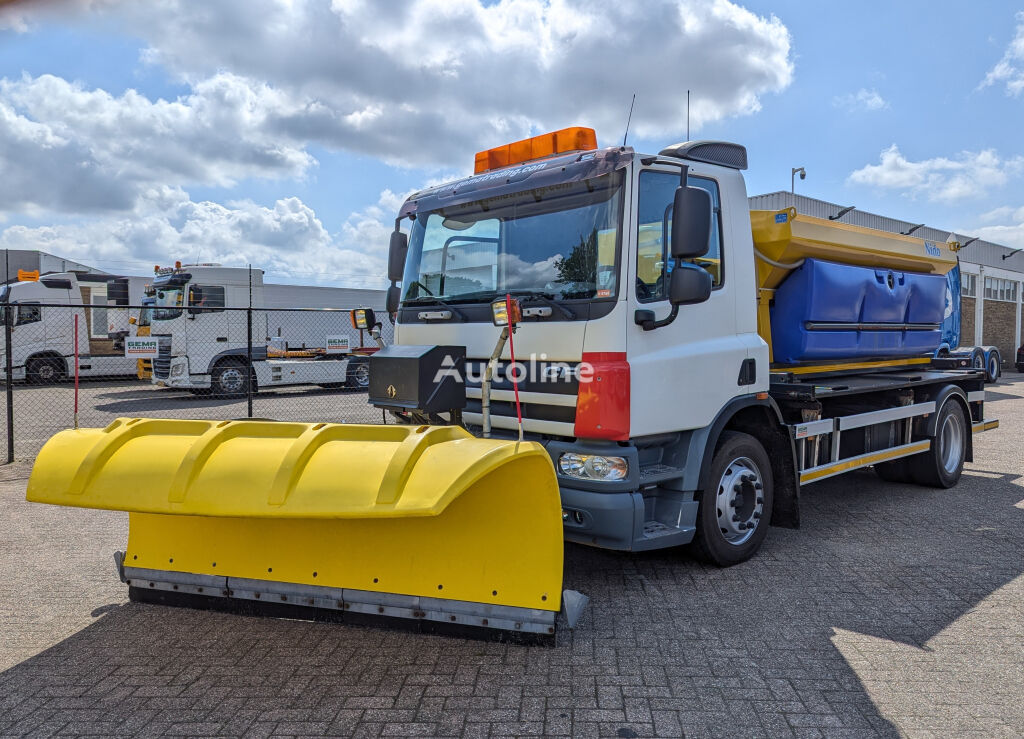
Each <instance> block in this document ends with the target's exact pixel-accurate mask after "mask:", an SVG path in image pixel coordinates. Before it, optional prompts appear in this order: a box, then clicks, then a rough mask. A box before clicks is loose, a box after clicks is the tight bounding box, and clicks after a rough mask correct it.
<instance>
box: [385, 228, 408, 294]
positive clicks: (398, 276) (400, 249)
mask: <svg viewBox="0 0 1024 739" xmlns="http://www.w3.org/2000/svg"><path fill="white" fill-rule="evenodd" d="M408 251H409V237H408V236H406V235H405V234H404V233H402V232H401V231H392V232H391V246H390V247H389V249H388V279H389V280H390V281H391V282H401V280H402V275H403V274H404V273H405V255H406V252H408Z"/></svg>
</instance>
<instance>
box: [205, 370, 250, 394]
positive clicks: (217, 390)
mask: <svg viewBox="0 0 1024 739" xmlns="http://www.w3.org/2000/svg"><path fill="white" fill-rule="evenodd" d="M247 375H248V373H247V372H246V371H245V365H243V364H241V363H239V362H225V363H223V364H219V365H217V366H216V367H215V368H214V370H213V375H212V376H211V377H210V389H211V390H212V391H213V394H214V395H215V396H217V397H219V398H238V397H241V396H243V395H245V394H246V393H247V392H248V388H249V384H248V383H249V378H248V376H247Z"/></svg>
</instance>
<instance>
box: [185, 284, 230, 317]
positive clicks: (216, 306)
mask: <svg viewBox="0 0 1024 739" xmlns="http://www.w3.org/2000/svg"><path fill="white" fill-rule="evenodd" d="M223 310H224V288H223V287H222V286H221V285H189V286H188V312H189V313H192V314H196V313H218V312H221V311H223Z"/></svg>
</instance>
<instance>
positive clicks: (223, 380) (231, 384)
mask: <svg viewBox="0 0 1024 739" xmlns="http://www.w3.org/2000/svg"><path fill="white" fill-rule="evenodd" d="M220 386H221V389H222V390H224V392H227V393H237V392H239V391H240V390H241V389H242V371H241V370H240V369H237V368H235V367H230V368H228V369H226V370H224V371H223V372H221V373H220Z"/></svg>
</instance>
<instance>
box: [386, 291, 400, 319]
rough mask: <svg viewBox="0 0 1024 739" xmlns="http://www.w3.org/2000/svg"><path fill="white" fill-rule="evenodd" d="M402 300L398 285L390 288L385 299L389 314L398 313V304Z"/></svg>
mask: <svg viewBox="0 0 1024 739" xmlns="http://www.w3.org/2000/svg"><path fill="white" fill-rule="evenodd" d="M400 299H401V292H400V290H399V289H398V285H392V286H391V287H389V288H388V292H387V295H386V296H385V298H384V303H385V308H386V309H387V312H388V313H396V312H397V311H398V302H399V300H400Z"/></svg>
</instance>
